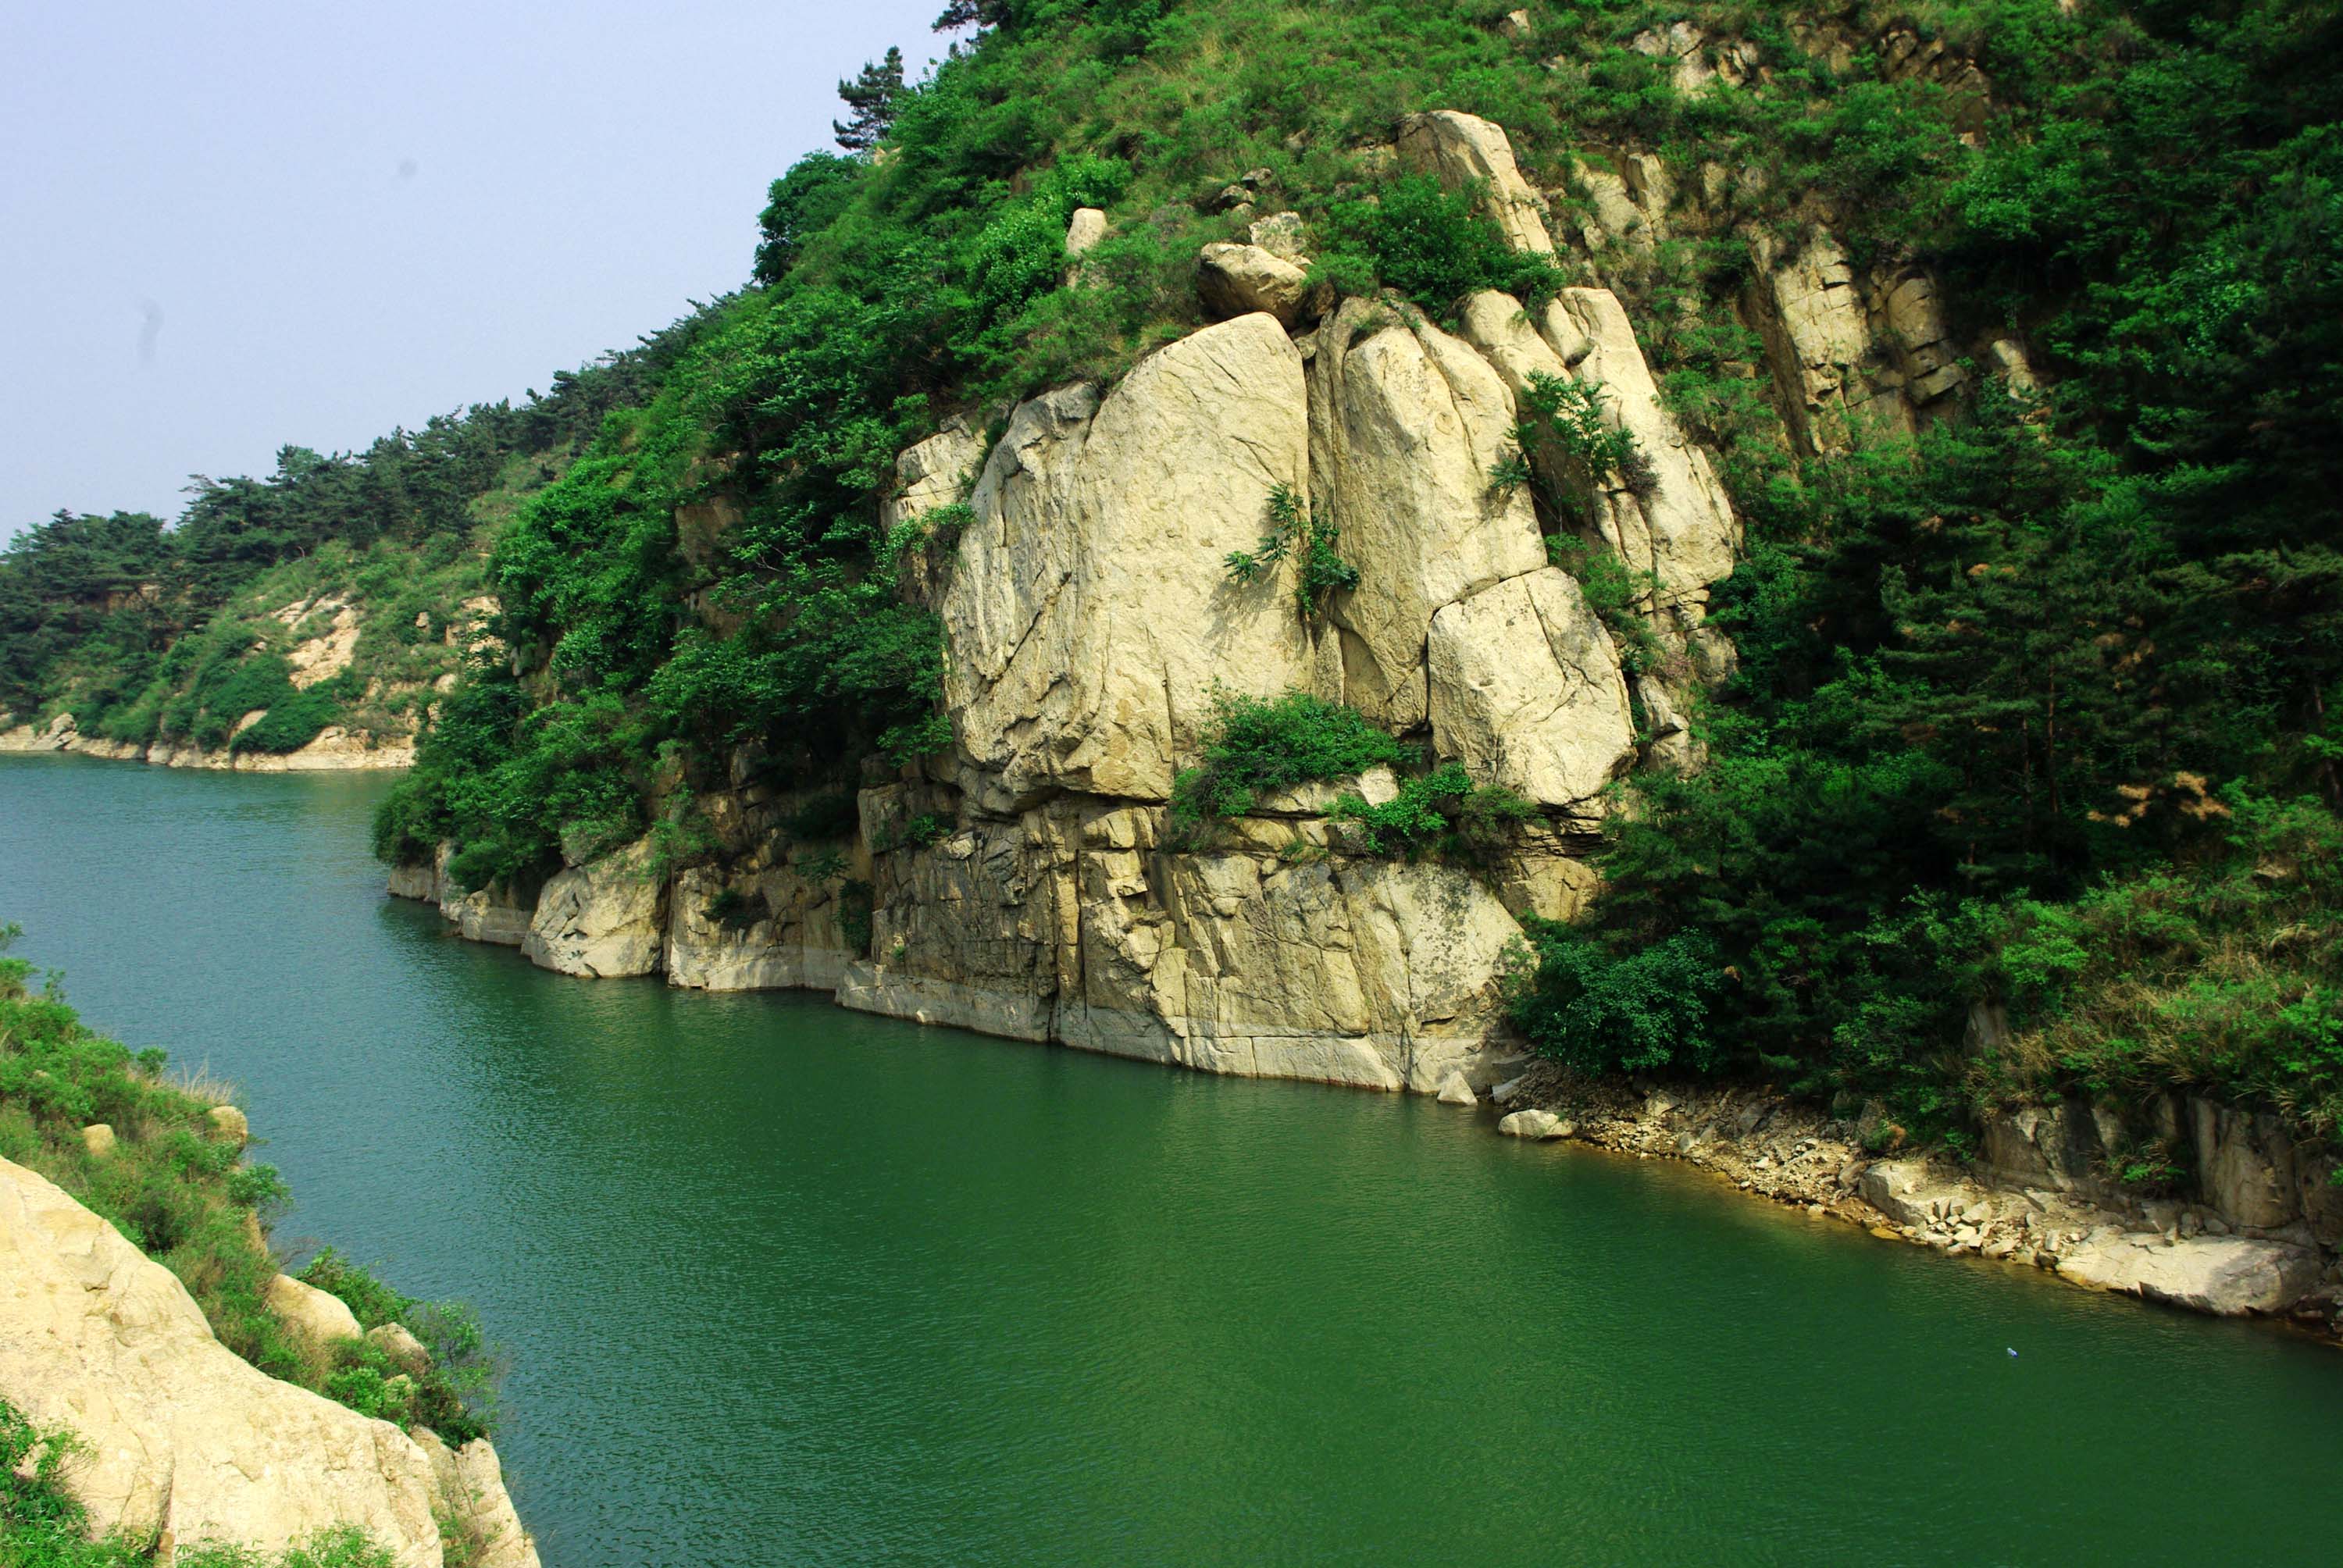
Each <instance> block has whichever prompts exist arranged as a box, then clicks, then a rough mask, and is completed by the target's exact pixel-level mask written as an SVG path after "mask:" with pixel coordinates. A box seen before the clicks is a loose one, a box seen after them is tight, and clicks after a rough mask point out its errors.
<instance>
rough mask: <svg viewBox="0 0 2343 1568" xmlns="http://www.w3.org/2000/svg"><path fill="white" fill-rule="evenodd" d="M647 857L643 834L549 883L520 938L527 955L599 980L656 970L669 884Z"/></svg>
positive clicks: (648, 850)
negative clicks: (652, 867) (636, 840)
mask: <svg viewBox="0 0 2343 1568" xmlns="http://www.w3.org/2000/svg"><path fill="white" fill-rule="evenodd" d="M650 859H651V847H650V841H649V839H642V840H639V841H638V842H636V843H633V844H629V845H628V846H627V847H626V848H625V849H616V850H613V851H611V852H610V853H609V854H608V855H605V856H603V857H602V858H601V859H598V860H591V861H588V863H587V864H585V865H582V866H572V867H571V868H570V869H568V870H566V871H563V872H561V873H560V874H559V875H558V876H556V877H554V878H553V879H551V880H550V881H548V882H547V883H546V884H545V891H544V892H542V893H540V894H538V900H537V910H536V912H535V913H534V914H532V915H531V916H530V917H529V922H528V935H527V936H525V937H523V938H522V939H521V943H520V950H521V954H522V956H523V957H525V958H527V959H528V961H529V962H531V963H533V964H535V965H537V966H538V968H539V969H548V970H558V971H559V972H560V973H562V974H569V975H586V976H591V977H596V978H599V979H613V978H617V977H619V976H624V975H647V974H649V973H651V972H653V971H654V970H657V969H658V968H659V955H660V950H661V947H662V945H663V942H664V940H665V937H666V926H667V884H666V882H665V881H663V880H662V879H659V877H658V876H656V875H654V874H653V873H652V871H651V869H650Z"/></svg>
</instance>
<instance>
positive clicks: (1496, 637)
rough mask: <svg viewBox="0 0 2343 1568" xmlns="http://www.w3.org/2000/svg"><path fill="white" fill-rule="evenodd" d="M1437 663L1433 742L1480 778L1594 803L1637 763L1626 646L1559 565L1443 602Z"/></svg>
mask: <svg viewBox="0 0 2343 1568" xmlns="http://www.w3.org/2000/svg"><path fill="white" fill-rule="evenodd" d="M1430 665H1431V678H1432V679H1431V697H1432V700H1431V709H1432V734H1433V744H1434V745H1435V746H1436V747H1437V748H1438V749H1439V751H1440V754H1441V755H1442V756H1443V757H1453V758H1456V759H1459V760H1461V761H1462V762H1463V764H1464V765H1465V768H1466V769H1467V771H1469V772H1470V773H1471V774H1472V775H1473V778H1474V779H1478V780H1481V781H1483V782H1486V783H1493V784H1498V785H1502V786H1503V787H1504V788H1505V789H1511V790H1513V792H1514V793H1516V794H1519V795H1523V796H1526V797H1528V798H1529V799H1532V800H1534V801H1536V802H1538V803H1539V804H1540V805H1543V806H1561V807H1569V806H1581V807H1584V805H1585V803H1587V802H1590V801H1592V800H1593V799H1594V797H1595V796H1596V795H1598V794H1600V793H1601V791H1602V790H1603V789H1604V786H1605V785H1607V784H1609V783H1610V782H1611V780H1612V779H1614V778H1615V777H1617V776H1618V774H1619V773H1620V771H1621V770H1622V769H1624V768H1626V767H1627V766H1628V765H1629V764H1631V763H1632V762H1633V761H1634V757H1635V725H1634V715H1633V714H1632V713H1631V712H1630V711H1629V709H1628V705H1627V683H1626V681H1625V679H1624V678H1623V677H1622V676H1621V674H1620V672H1619V660H1618V656H1617V653H1616V652H1615V651H1614V648H1612V645H1611V638H1610V635H1609V634H1608V633H1607V632H1605V631H1604V629H1603V626H1602V623H1601V622H1600V621H1598V620H1596V619H1595V617H1594V611H1593V610H1592V609H1590V608H1587V604H1586V600H1585V598H1584V595H1582V594H1581V593H1580V592H1579V589H1578V585H1577V584H1576V583H1575V582H1574V581H1572V580H1571V578H1570V575H1569V574H1568V573H1566V572H1564V571H1563V570H1562V569H1561V568H1558V567H1547V568H1544V570H1542V571H1535V572H1531V573H1529V574H1528V575H1526V576H1524V577H1517V578H1507V579H1506V580H1505V581H1503V582H1501V583H1497V584H1494V585H1493V586H1492V587H1489V588H1483V590H1481V591H1480V592H1479V593H1476V594H1473V595H1471V596H1470V597H1468V598H1463V599H1460V600H1458V601H1457V602H1456V603H1454V604H1452V605H1449V606H1447V607H1446V608H1443V609H1442V610H1441V611H1440V612H1439V613H1438V614H1437V615H1435V616H1434V617H1433V620H1432V638H1431V644H1430Z"/></svg>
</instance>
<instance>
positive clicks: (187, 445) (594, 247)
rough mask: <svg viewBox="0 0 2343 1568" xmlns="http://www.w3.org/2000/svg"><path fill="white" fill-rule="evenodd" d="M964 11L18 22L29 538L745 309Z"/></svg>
mask: <svg viewBox="0 0 2343 1568" xmlns="http://www.w3.org/2000/svg"><path fill="white" fill-rule="evenodd" d="M942 5H943V0H854V3H852V4H837V3H835V0H832V3H830V4H807V3H805V0H769V3H767V4H762V5H759V4H754V3H752V0H733V3H729V4H726V3H719V0H706V3H702V0H667V3H665V4H660V5H627V4H618V3H615V0H574V3H571V4H565V5H538V4H518V3H514V4H505V3H500V0H471V3H469V4H447V3H445V0H406V3H405V4H401V5H356V4H349V3H347V0H307V3H306V4H301V5H286V4H275V3H262V0H211V3H207V4H202V5H190V4H187V3H186V0H177V3H176V4H136V5H134V4H116V3H113V0H0V537H5V536H7V535H10V534H13V533H15V531H16V530H18V529H20V528H25V527H26V526H28V525H30V524H32V523H35V522H38V521H40V520H42V519H44V518H47V517H48V516H49V515H50V514H51V513H52V512H55V510H56V509H57V508H60V507H65V508H71V509H72V510H74V511H77V512H106V511H113V510H116V509H122V510H136V511H150V512H154V513H156V514H158V515H160V516H163V517H166V518H169V517H176V515H177V513H178V511H179V508H180V507H181V506H182V505H184V504H185V500H186V498H185V497H184V495H183V494H182V491H183V489H184V488H185V487H186V483H187V477H188V476H189V475H190V474H209V475H212V476H215V477H226V476H228V475H231V474H255V475H265V474H266V473H268V472H269V471H270V470H271V469H272V468H273V467H275V465H276V455H277V448H278V447H282V446H287V445H290V446H302V447H314V448H316V449H317V450H319V451H337V450H347V449H351V448H355V447H364V446H366V445H367V443H368V442H369V441H371V440H373V438H374V437H377V436H379V435H383V434H386V433H387V432H388V431H389V430H391V429H392V428H393V427H397V426H402V425H403V426H407V427H414V426H418V425H420V424H422V422H423V421H424V420H425V419H427V417H430V416H431V415H433V414H435V413H447V412H451V411H453V410H455V409H457V408H458V407H462V406H464V405H466V404H468V403H474V402H493V401H495V400H496V399H497V398H499V397H511V398H516V399H518V398H519V397H523V396H524V395H525V394H526V392H527V391H528V388H530V387H538V388H544V387H549V386H550V385H551V381H552V375H553V372H554V371H555V370H556V369H560V368H568V367H575V366H577V365H578V364H581V363H583V362H584V361H586V360H588V359H589V358H591V357H594V356H595V355H597V354H598V353H600V352H602V351H603V350H605V349H608V348H616V347H626V346H628V345H630V344H632V343H633V342H634V340H635V338H636V337H637V336H638V335H639V334H641V333H645V332H649V331H651V330H654V329H656V328H658V327H663V326H665V325H667V324H668V323H669V322H670V321H672V320H674V319H675V318H677V317H679V316H681V315H683V314H684V313H685V311H686V310H687V309H689V301H690V300H693V299H707V298H709V297H713V296H716V295H719V294H721V293H723V292H724V291H726V290H727V289H730V288H734V287H738V286H739V285H740V284H741V283H742V282H743V281H744V280H745V279H746V278H747V276H748V272H749V258H750V256H751V255H752V253H753V252H754V250H755V248H756V238H757V213H758V210H759V208H760V207H762V206H764V192H765V186H767V185H768V184H769V183H770V181H771V180H772V179H773V177H774V176H777V175H779V173H780V172H781V171H782V170H783V169H785V168H787V167H788V166H789V164H790V163H791V162H792V161H793V160H795V159H796V158H797V157H798V156H800V155H802V154H804V153H806V152H808V151H809V150H811V149H813V148H815V147H818V146H828V145H829V144H830V121H831V120H833V119H835V118H838V117H840V116H841V115H842V114H843V113H844V112H845V110H844V106H842V105H840V103H839V101H838V97H837V85H838V80H839V78H840V77H841V76H848V75H854V74H855V73H856V72H857V71H859V70H860V68H861V66H862V65H863V63H864V62H865V61H867V60H873V59H876V58H878V57H879V56H880V55H883V54H884V53H885V52H886V50H887V47H888V45H890V44H893V45H900V46H901V47H902V49H903V53H904V55H905V56H906V59H907V61H908V62H909V63H910V65H911V66H912V73H911V74H913V75H917V74H918V70H919V67H920V62H923V61H926V60H928V59H930V58H931V57H933V56H936V55H940V54H941V53H942V52H943V45H944V43H945V40H943V39H940V38H938V37H937V36H936V35H934V34H932V33H931V32H930V30H929V24H930V22H931V21H933V20H934V17H935V15H936V13H937V12H938V11H940V9H942Z"/></svg>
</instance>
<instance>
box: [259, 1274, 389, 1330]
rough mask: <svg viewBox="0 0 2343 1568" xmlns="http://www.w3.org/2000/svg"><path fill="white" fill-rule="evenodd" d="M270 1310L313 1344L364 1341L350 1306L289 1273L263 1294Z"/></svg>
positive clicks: (269, 1286)
mask: <svg viewBox="0 0 2343 1568" xmlns="http://www.w3.org/2000/svg"><path fill="white" fill-rule="evenodd" d="M262 1296H263V1299H264V1300H266V1302H268V1310H269V1311H270V1312H275V1313H276V1314H277V1316H278V1317H280V1318H282V1319H283V1320H285V1322H287V1324H288V1325H289V1326H291V1327H292V1328H293V1329H295V1330H297V1332H300V1333H302V1334H303V1335H305V1336H307V1338H308V1339H309V1341H310V1342H312V1343H315V1344H319V1345H329V1344H332V1343H333V1342H335V1341H337V1340H355V1339H362V1338H364V1337H365V1336H364V1333H363V1332H362V1331H360V1329H359V1328H358V1318H357V1313H356V1312H352V1311H350V1309H349V1303H347V1302H345V1301H343V1300H342V1298H341V1297H339V1296H337V1295H335V1294H334V1293H333V1292H331V1291H321V1290H319V1289H318V1288H317V1286H315V1285H312V1284H310V1283H308V1282H306V1281H303V1280H297V1279H295V1278H294V1277H293V1276H292V1275H290V1274H279V1275H277V1277H276V1278H275V1279H273V1280H271V1281H269V1282H268V1284H267V1286H266V1289H265V1290H264V1291H263V1292H262Z"/></svg>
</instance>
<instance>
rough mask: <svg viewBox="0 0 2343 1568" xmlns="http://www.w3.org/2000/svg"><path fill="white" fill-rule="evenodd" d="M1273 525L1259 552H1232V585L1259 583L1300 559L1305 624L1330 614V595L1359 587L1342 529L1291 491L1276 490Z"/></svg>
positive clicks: (1298, 584) (1299, 599)
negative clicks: (1282, 565) (1346, 557)
mask: <svg viewBox="0 0 2343 1568" xmlns="http://www.w3.org/2000/svg"><path fill="white" fill-rule="evenodd" d="M1269 524H1270V528H1269V532H1268V533H1266V534H1264V535H1262V540H1261V544H1260V546H1259V547H1258V548H1255V549H1252V550H1231V551H1230V552H1229V554H1228V557H1227V566H1228V568H1229V578H1230V579H1231V580H1232V581H1233V582H1240V583H1252V582H1258V581H1260V580H1261V578H1262V576H1263V575H1265V574H1266V573H1268V572H1269V571H1271V570H1272V569H1273V568H1275V567H1276V566H1277V565H1278V564H1279V563H1280V562H1282V561H1283V560H1284V559H1285V558H1287V557H1289V556H1295V557H1297V558H1298V559H1297V564H1298V572H1297V580H1296V581H1295V583H1294V585H1293V602H1294V604H1295V605H1296V606H1297V607H1298V608H1300V609H1301V611H1302V619H1304V620H1316V619H1317V618H1319V617H1320V616H1321V615H1322V614H1324V613H1325V609H1326V599H1327V597H1328V596H1329V595H1331V594H1332V593H1334V592H1335V591H1336V590H1338V589H1349V588H1357V587H1358V586H1359V568H1356V567H1354V566H1353V565H1352V564H1351V563H1350V562H1348V561H1346V560H1344V559H1343V558H1342V552H1341V549H1340V548H1338V547H1339V546H1340V545H1341V543H1342V533H1341V530H1339V529H1337V528H1335V527H1334V525H1333V524H1332V523H1331V522H1322V521H1321V520H1320V519H1319V518H1318V516H1317V514H1316V513H1315V512H1314V511H1312V509H1311V508H1308V507H1305V506H1304V505H1303V504H1302V500H1301V498H1299V497H1297V496H1296V495H1294V493H1293V488H1292V486H1290V485H1282V484H1281V485H1276V486H1272V487H1271V489H1270V492H1269Z"/></svg>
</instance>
